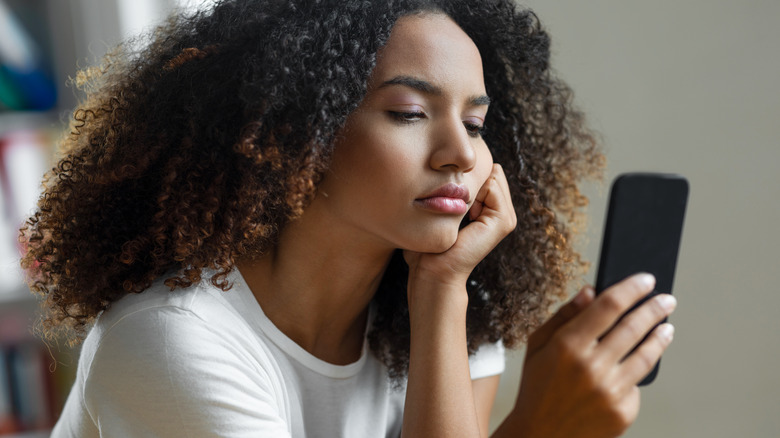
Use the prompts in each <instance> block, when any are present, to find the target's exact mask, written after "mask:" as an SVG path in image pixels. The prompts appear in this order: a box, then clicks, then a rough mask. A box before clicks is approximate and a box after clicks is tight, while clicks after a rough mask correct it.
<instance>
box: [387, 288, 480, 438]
mask: <svg viewBox="0 0 780 438" xmlns="http://www.w3.org/2000/svg"><path fill="white" fill-rule="evenodd" d="M413 287H418V289H412V288H413ZM409 297H410V299H409V314H410V315H409V316H410V324H411V346H410V348H411V351H410V359H409V380H408V384H407V391H406V406H405V409H404V424H403V434H402V436H403V437H404V438H410V437H423V436H424V437H461V436H462V437H469V438H473V437H478V436H479V425H478V421H477V414H476V409H475V406H474V397H473V394H472V386H471V378H470V375H469V365H468V350H467V347H466V345H467V341H466V307H467V302H468V297H467V295H466V292H465V289H464V290H452V289H450V290H447V289H446V288H445V287H444V286H440V285H434V286H432V287H419V286H412V285H410V293H409Z"/></svg>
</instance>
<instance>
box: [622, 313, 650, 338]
mask: <svg viewBox="0 0 780 438" xmlns="http://www.w3.org/2000/svg"><path fill="white" fill-rule="evenodd" d="M621 325H622V329H623V330H624V331H626V332H627V334H628V336H630V339H639V338H641V337H643V336H644V335H645V334H646V333H647V331H648V327H647V326H646V325H645V324H643V321H640V320H639V318H636V317H633V318H626V319H625V320H624V322H623V324H621Z"/></svg>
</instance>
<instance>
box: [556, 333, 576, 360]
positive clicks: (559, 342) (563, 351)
mask: <svg viewBox="0 0 780 438" xmlns="http://www.w3.org/2000/svg"><path fill="white" fill-rule="evenodd" d="M552 347H553V349H554V350H555V352H556V354H557V355H558V356H559V357H560V358H561V359H564V360H569V361H572V362H575V363H576V362H580V361H581V359H580V356H581V354H580V352H579V349H578V348H577V343H576V342H575V341H574V340H573V339H572V337H571V336H567V334H566V333H565V332H558V333H556V334H555V335H554V336H553V338H552Z"/></svg>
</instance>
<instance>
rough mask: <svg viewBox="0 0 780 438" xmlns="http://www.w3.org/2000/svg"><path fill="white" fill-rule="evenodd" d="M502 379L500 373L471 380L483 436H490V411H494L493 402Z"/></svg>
mask: <svg viewBox="0 0 780 438" xmlns="http://www.w3.org/2000/svg"><path fill="white" fill-rule="evenodd" d="M500 380H501V376H500V375H496V376H489V377H483V378H481V379H474V380H472V381H471V388H472V392H473V393H474V404H475V405H476V408H477V419H478V420H479V431H480V432H481V433H482V435H481V436H488V431H489V428H490V413H491V412H492V411H493V403H494V402H495V400H496V393H498V384H499V382H500Z"/></svg>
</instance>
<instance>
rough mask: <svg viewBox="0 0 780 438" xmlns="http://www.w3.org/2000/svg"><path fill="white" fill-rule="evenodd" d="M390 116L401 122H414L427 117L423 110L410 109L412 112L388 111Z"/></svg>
mask: <svg viewBox="0 0 780 438" xmlns="http://www.w3.org/2000/svg"><path fill="white" fill-rule="evenodd" d="M387 113H388V114H389V115H390V117H392V118H393V119H394V120H395V121H397V122H401V123H414V122H416V121H418V120H420V119H424V118H425V113H423V112H421V111H410V112H404V111H388V112H387Z"/></svg>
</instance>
